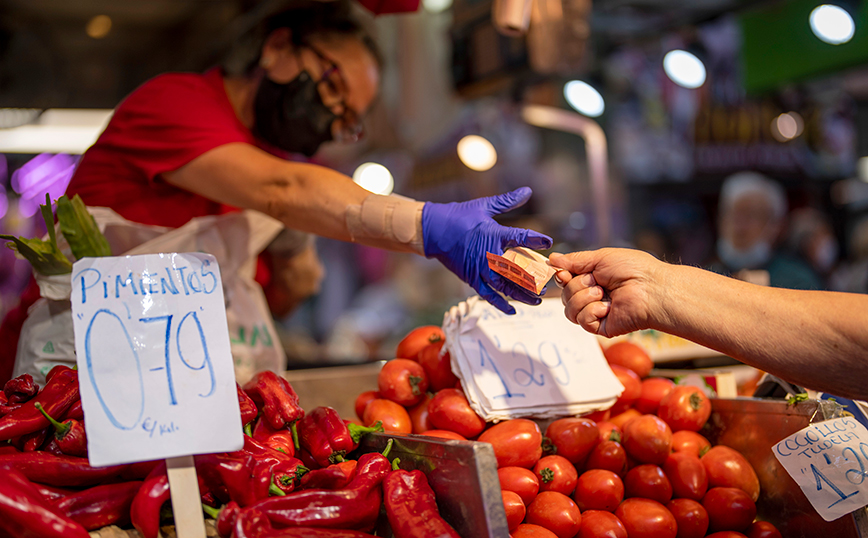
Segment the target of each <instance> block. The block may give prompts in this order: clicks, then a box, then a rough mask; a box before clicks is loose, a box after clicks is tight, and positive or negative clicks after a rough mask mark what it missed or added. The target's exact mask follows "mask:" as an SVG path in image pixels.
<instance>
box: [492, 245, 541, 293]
mask: <svg viewBox="0 0 868 538" xmlns="http://www.w3.org/2000/svg"><path fill="white" fill-rule="evenodd" d="M485 256H486V258H488V267H489V268H490V269H491V270H492V271H494V272H495V273H497V274H499V275H500V276H502V277H504V278H506V279H508V280H510V281H512V282H515V283H516V284H518V285H519V286H521V287H522V288H524V289H526V290H528V291H531V292H533V293H535V294H536V295H539V294H540V293H542V289H543V288H544V287H545V285H546V283H547V282H548V281H549V279H550V278H551V277H552V275H554V274H555V271H556V269H555V268H554V267H552V266H551V265H549V260H548V258H546V257H545V256H543V255H542V254H540V253H538V252H534V251H533V250H530V249H527V248H524V247H516V248H510V249H507V250H506V252H504V253H503V256H498V255H497V254H492V253H491V252H486V253H485Z"/></svg>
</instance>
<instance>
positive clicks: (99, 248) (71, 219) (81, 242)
mask: <svg viewBox="0 0 868 538" xmlns="http://www.w3.org/2000/svg"><path fill="white" fill-rule="evenodd" d="M57 220H58V221H59V222H60V231H61V232H62V233H63V237H65V238H66V242H67V243H69V248H70V250H72V254H73V255H74V256H75V259H76V260H80V259H82V258H98V257H102V256H111V255H112V252H111V248H110V247H109V244H108V241H107V240H106V238H105V236H104V235H103V234H102V232H100V231H99V227H98V226H97V225H96V220H95V219H94V218H93V215H91V214H90V213H88V211H87V207H85V205H84V202H82V201H81V198H80V197H79V196H78V195H77V194H76V195H75V196H73V198H72V200H70V199H69V198H67V197H66V196H61V197H60V199H59V200H57Z"/></svg>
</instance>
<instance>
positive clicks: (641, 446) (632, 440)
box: [622, 415, 672, 465]
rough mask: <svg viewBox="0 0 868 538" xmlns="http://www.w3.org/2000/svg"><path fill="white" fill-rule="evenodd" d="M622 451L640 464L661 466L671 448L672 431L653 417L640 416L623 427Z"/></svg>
mask: <svg viewBox="0 0 868 538" xmlns="http://www.w3.org/2000/svg"><path fill="white" fill-rule="evenodd" d="M622 439H623V443H624V450H626V451H627V454H628V455H630V457H632V458H634V459H635V460H636V461H638V462H640V463H653V464H655V465H663V463H664V462H665V461H666V458H668V457H669V451H670V450H671V448H672V430H670V429H669V426H667V425H666V423H665V422H663V421H662V420H660V419H659V418H657V417H655V416H654V415H642V416H641V417H638V418H635V419H633V420H631V421H630V422H628V423H627V424H625V425H624V435H623V436H622Z"/></svg>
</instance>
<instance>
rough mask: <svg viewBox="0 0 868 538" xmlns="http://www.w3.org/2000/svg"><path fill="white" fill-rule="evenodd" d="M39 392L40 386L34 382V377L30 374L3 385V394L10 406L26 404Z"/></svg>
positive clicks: (22, 375)
mask: <svg viewBox="0 0 868 538" xmlns="http://www.w3.org/2000/svg"><path fill="white" fill-rule="evenodd" d="M37 392H39V385H37V384H36V383H34V382H33V376H32V375H30V374H21V375H20V376H18V377H16V378H15V379H10V380H9V381H7V382H6V384H5V385H3V394H4V395H5V397H6V400H7V402H3V403H10V404H19V403H24V402H26V401H28V400H30V399H31V398H33V397H34V396H36V393H37Z"/></svg>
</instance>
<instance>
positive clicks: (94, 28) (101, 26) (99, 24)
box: [84, 15, 112, 39]
mask: <svg viewBox="0 0 868 538" xmlns="http://www.w3.org/2000/svg"><path fill="white" fill-rule="evenodd" d="M111 29H112V20H111V18H109V16H108V15H97V16H96V17H94V18H92V19H91V20H89V21H88V22H87V26H85V28H84V31H85V32H87V35H89V36H90V37H92V38H94V39H102V38H104V37H105V36H107V35H108V33H109V32H110V31H111Z"/></svg>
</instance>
